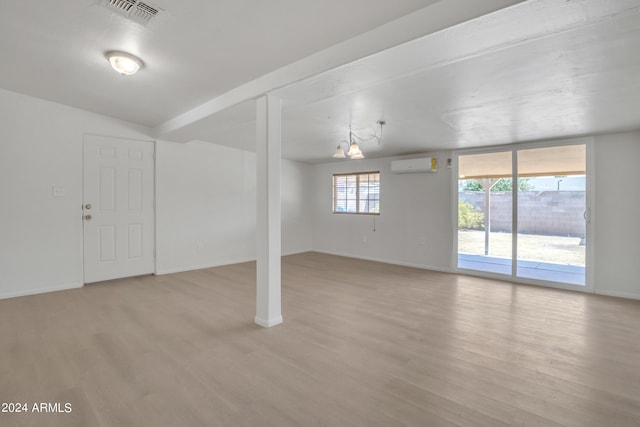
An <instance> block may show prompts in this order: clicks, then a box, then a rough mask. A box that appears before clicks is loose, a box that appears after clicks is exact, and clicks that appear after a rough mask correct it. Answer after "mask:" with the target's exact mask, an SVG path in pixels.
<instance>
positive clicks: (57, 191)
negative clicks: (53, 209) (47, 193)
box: [52, 187, 67, 197]
mask: <svg viewBox="0 0 640 427" xmlns="http://www.w3.org/2000/svg"><path fill="white" fill-rule="evenodd" d="M52 194H53V197H64V196H66V195H67V189H66V188H64V187H53V188H52Z"/></svg>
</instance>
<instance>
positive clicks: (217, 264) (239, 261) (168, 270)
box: [155, 249, 311, 276]
mask: <svg viewBox="0 0 640 427" xmlns="http://www.w3.org/2000/svg"><path fill="white" fill-rule="evenodd" d="M310 251H311V249H309V250H306V251H293V252H285V253H283V254H282V256H288V255H295V254H301V253H304V252H310ZM255 260H256V259H255V258H241V259H232V260H224V261H218V262H215V263H211V264H200V265H191V266H185V267H177V268H165V269H158V270H157V271H156V273H155V274H156V275H157V276H163V275H165V274H174V273H184V272H185V271H193V270H204V269H205V268H213V267H222V266H224V265H233V264H242V263H245V262H254V261H255Z"/></svg>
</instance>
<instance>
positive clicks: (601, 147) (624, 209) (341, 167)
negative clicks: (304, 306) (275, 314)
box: [313, 132, 640, 298]
mask: <svg viewBox="0 0 640 427" xmlns="http://www.w3.org/2000/svg"><path fill="white" fill-rule="evenodd" d="M594 151H595V161H594V163H595V191H594V193H595V212H594V220H595V228H596V232H595V236H594V238H593V239H591V240H590V241H591V242H593V244H594V252H595V265H594V272H595V281H594V291H595V292H596V293H600V294H606V295H613V296H621V297H628V298H640V279H639V274H638V270H637V269H638V267H637V264H638V260H640V220H639V219H638V217H639V215H640V191H638V190H637V189H636V187H637V185H636V184H635V181H633V179H634V178H633V171H634V170H635V169H636V167H637V163H638V161H639V160H640V132H631V133H621V134H612V135H602V136H596V137H595V150H594ZM433 155H435V156H437V157H438V158H439V159H438V160H439V165H440V166H439V170H438V172H437V173H435V174H431V173H416V174H406V175H397V174H393V173H391V172H390V170H389V168H390V163H391V160H393V159H394V158H385V159H373V160H367V159H365V160H361V161H349V160H345V161H343V162H332V163H325V164H320V165H316V166H315V167H314V169H315V172H314V179H315V182H314V186H315V187H314V193H315V198H314V216H313V218H314V228H313V248H314V250H317V251H320V252H328V253H334V254H339V255H346V256H352V257H356V258H364V259H374V260H380V261H385V262H390V263H396V264H402V265H412V266H417V267H424V268H430V269H435V270H445V271H446V270H449V269H450V267H451V252H452V246H453V238H452V237H453V233H452V224H451V223H452V218H453V215H452V214H453V213H452V208H454V206H452V204H451V196H452V187H451V170H450V169H447V168H446V167H443V166H442V165H444V164H445V163H446V159H447V158H448V157H451V155H450V153H448V152H442V153H434V154H433ZM374 170H379V171H380V173H381V183H380V186H381V190H380V191H381V196H380V197H381V208H380V216H379V218H378V219H377V221H376V228H377V231H376V232H373V231H372V228H373V227H372V226H373V221H372V217H370V216H358V215H334V214H332V213H331V203H332V200H331V197H332V196H331V194H332V188H331V186H332V182H331V176H332V174H333V173H346V172H362V171H374ZM423 237H424V238H425V240H426V245H425V246H421V245H420V244H419V242H420V240H421V239H422V238H423ZM364 239H366V242H365V241H364Z"/></svg>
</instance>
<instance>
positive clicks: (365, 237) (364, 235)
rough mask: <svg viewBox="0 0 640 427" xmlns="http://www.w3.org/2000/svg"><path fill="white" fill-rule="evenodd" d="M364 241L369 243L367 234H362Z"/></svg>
mask: <svg viewBox="0 0 640 427" xmlns="http://www.w3.org/2000/svg"><path fill="white" fill-rule="evenodd" d="M362 243H367V235H366V234H363V235H362Z"/></svg>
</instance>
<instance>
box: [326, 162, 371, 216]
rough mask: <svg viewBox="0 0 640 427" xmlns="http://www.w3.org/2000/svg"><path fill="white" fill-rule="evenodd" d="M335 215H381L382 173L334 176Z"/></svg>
mask: <svg viewBox="0 0 640 427" xmlns="http://www.w3.org/2000/svg"><path fill="white" fill-rule="evenodd" d="M333 213H345V214H362V215H380V172H362V173H347V174H335V175H333Z"/></svg>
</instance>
